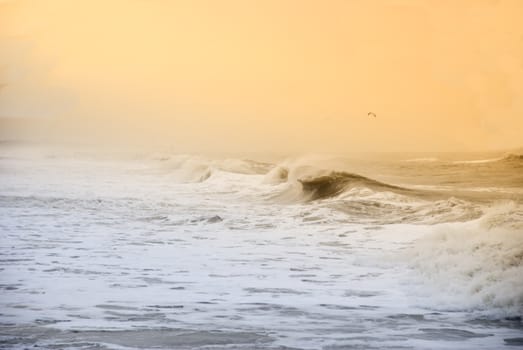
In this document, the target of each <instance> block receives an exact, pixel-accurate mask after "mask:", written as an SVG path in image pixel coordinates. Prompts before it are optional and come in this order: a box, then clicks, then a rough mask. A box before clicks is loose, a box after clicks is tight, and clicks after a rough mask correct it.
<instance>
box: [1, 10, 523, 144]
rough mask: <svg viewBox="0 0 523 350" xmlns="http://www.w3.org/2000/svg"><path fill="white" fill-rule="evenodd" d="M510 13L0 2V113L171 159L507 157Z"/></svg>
mask: <svg viewBox="0 0 523 350" xmlns="http://www.w3.org/2000/svg"><path fill="white" fill-rule="evenodd" d="M522 14H523V1H520V0H514V1H510V0H498V1H495V0H489V1H487V0H485V1H483V0H459V1H454V0H453V1H450V0H449V1H446V0H434V1H432V0H430V1H423V0H409V1H407V0H361V1H359V0H354V1H350V0H344V1H335V0H329V1H284V0H281V1H254V0H253V1H248V0H244V1H240V0H238V1H229V0H223V1H211V0H209V1H200V0H192V1H189V0H188V1H163V0H151V1H145V0H127V1H118V0H106V1H96V0H89V1H68V0H64V1H44V0H42V1H16V0H14V1H0V82H1V83H2V84H4V86H3V88H2V89H1V90H0V117H2V118H5V117H10V118H33V119H30V120H31V124H32V129H33V130H32V134H33V135H36V132H35V131H34V130H35V129H39V135H40V136H39V137H40V138H42V137H43V138H47V139H55V140H61V141H64V142H65V141H67V142H72V141H75V142H76V141H79V140H81V142H84V143H89V142H92V143H102V144H105V143H115V144H129V145H130V144H133V145H138V146H143V147H146V146H162V147H171V148H172V149H174V150H179V151H210V150H212V151H216V150H220V151H278V152H286V151H289V152H296V151H298V152H311V151H313V152H314V151H318V152H323V151H329V152H333V151H334V152H351V151H391V150H392V151H452V150H456V151H462V150H486V149H501V148H511V147H521V146H522V142H521V140H522V137H521V135H523V15H522ZM369 111H373V112H375V113H376V114H377V118H370V117H368V116H367V112H369ZM20 120H21V119H20ZM43 120H44V121H45V122H42V121H43ZM33 121H34V122H33ZM37 125H38V127H36V126H37ZM50 125H52V127H50ZM28 128H30V127H28ZM4 134H5V133H4ZM13 137H15V136H13Z"/></svg>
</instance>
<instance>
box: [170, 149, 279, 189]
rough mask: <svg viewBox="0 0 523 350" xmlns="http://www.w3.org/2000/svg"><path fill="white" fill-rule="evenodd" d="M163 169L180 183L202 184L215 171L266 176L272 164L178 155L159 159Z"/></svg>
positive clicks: (247, 160)
mask: <svg viewBox="0 0 523 350" xmlns="http://www.w3.org/2000/svg"><path fill="white" fill-rule="evenodd" d="M160 160H161V161H162V163H163V167H164V168H165V169H166V170H168V171H169V172H170V173H171V174H172V175H173V176H174V177H175V178H176V180H177V181H179V182H182V183H196V182H203V181H205V180H207V179H209V178H210V177H211V176H212V174H213V173H214V172H216V171H224V172H229V173H236V174H245V175H259V174H266V173H267V172H269V170H270V169H271V168H273V167H274V165H273V164H270V163H264V162H258V161H254V160H249V159H207V158H204V157H199V156H189V155H178V156H172V157H164V158H161V159H160Z"/></svg>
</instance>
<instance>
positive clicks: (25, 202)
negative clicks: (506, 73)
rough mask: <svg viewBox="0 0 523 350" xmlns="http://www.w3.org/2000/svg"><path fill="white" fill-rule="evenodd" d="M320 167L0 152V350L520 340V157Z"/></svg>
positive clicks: (498, 343)
mask: <svg viewBox="0 0 523 350" xmlns="http://www.w3.org/2000/svg"><path fill="white" fill-rule="evenodd" d="M458 161H459V160H458ZM334 163H336V166H332V164H333V161H332V160H329V161H328V162H326V161H323V160H322V161H320V162H318V160H317V159H315V160H314V161H312V160H310V159H301V160H296V159H293V160H286V161H280V162H279V163H277V162H274V163H273V164H270V163H259V162H252V161H243V160H240V159H227V160H224V159H216V158H215V159H207V158H204V157H194V156H174V155H167V156H165V155H162V157H158V156H143V155H142V156H139V157H138V156H136V157H133V158H129V157H127V158H123V157H120V158H118V159H117V158H114V157H113V158H110V157H103V158H100V157H94V156H92V155H86V154H81V155H79V154H60V153H52V154H50V153H45V152H40V153H39V154H38V155H35V154H34V153H28V152H17V151H15V150H13V149H11V148H9V149H3V151H2V158H1V159H0V182H1V183H2V186H1V188H0V232H1V236H0V237H1V241H0V244H1V250H0V254H1V256H0V288H1V289H2V298H1V300H0V305H1V311H0V322H1V326H0V346H2V347H3V348H14V349H17V348H20V349H22V348H28V347H33V346H35V345H36V346H38V347H40V348H48V349H66V348H85V349H90V348H102V349H103V348H107V349H122V348H125V349H127V348H176V349H185V348H191V349H194V348H197V349H215V348H226V349H253V348H260V349H280V348H281V349H284V348H299V349H354V348H356V349H357V348H365V349H372V348H379V349H384V348H390V349H405V348H406V349H410V348H413V349H448V348H452V349H480V348H484V349H492V348H500V347H503V346H510V347H513V346H520V345H522V344H523V340H522V338H523V324H522V321H521V316H522V315H523V278H522V277H521V276H523V263H522V260H523V237H522V235H523V224H522V223H523V209H522V194H523V192H522V188H523V185H522V183H523V181H522V175H521V174H522V172H521V170H522V163H521V160H520V159H519V158H517V159H515V158H512V159H500V160H498V158H495V159H494V160H493V161H489V162H472V163H470V162H469V163H459V162H458V163H456V160H455V159H454V160H448V161H444V160H441V161H440V160H438V161H434V160H433V159H431V160H428V161H423V160H421V161H420V160H416V161H410V160H409V159H405V160H401V159H399V160H394V161H383V160H375V161H369V160H365V161H359V162H357V161H354V160H350V159H342V160H341V161H340V159H339V158H337V159H336V161H335V162H334ZM436 163H437V164H436ZM325 164H329V166H328V167H327V166H325ZM277 167H282V168H285V170H286V174H284V175H286V176H282V174H283V172H281V171H280V172H276V171H275V169H276V168H277ZM474 167H475V168H474ZM332 170H336V171H348V172H356V173H357V174H360V175H363V176H364V177H365V178H366V179H369V181H363V180H361V179H359V180H358V182H357V183H354V182H347V183H343V186H341V189H340V190H339V191H338V190H336V191H335V193H329V195H328V196H323V197H321V198H320V199H317V196H314V195H311V193H310V191H315V189H314V188H312V189H310V191H308V190H307V189H305V188H304V187H303V185H301V184H300V182H299V181H298V180H300V179H301V180H303V179H314V178H315V177H314V176H316V178H319V177H320V176H329V175H328V174H329V171H332ZM478 173H480V174H481V176H475V175H474V174H478ZM326 174H327V175H326ZM401 174H404V176H402V175H401ZM323 180H325V178H323ZM329 181H333V180H331V178H327V182H329ZM344 181H345V180H344ZM375 182H378V183H383V184H386V186H381V187H380V185H376V183H375ZM392 185H393V186H392ZM322 186H324V185H322ZM335 186H336V189H338V187H339V184H338V183H336V184H335ZM395 187H401V191H396V190H395ZM322 188H323V189H324V188H325V187H322ZM404 188H406V189H408V191H407V192H405V191H404V190H403V189H404ZM315 193H317V192H315ZM315 198H316V199H315ZM313 199H315V200H313Z"/></svg>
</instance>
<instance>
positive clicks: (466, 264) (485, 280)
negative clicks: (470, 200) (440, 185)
mask: <svg viewBox="0 0 523 350" xmlns="http://www.w3.org/2000/svg"><path fill="white" fill-rule="evenodd" d="M407 258H408V259H409V261H410V265H411V267H412V268H414V270H415V271H417V274H418V275H421V276H422V277H423V280H424V283H423V286H422V287H421V289H422V290H423V291H425V293H426V292H427V287H429V289H428V290H430V291H431V293H430V297H429V299H431V302H430V303H431V304H434V305H432V306H433V307H434V308H435V309H439V310H479V311H482V312H486V313H487V314H488V315H491V316H500V317H507V316H510V317H521V316H523V277H522V276H523V209H522V207H521V206H518V205H517V204H515V203H513V202H509V203H504V204H498V205H496V206H493V207H490V208H489V209H488V210H487V211H486V213H485V215H483V216H481V217H480V218H479V219H477V220H473V221H469V222H465V223H458V224H457V223H454V224H442V225H440V226H437V227H435V230H434V232H433V233H432V234H430V235H428V236H425V237H423V238H422V239H419V240H418V241H416V242H415V243H414V246H413V247H412V249H410V251H409V252H408V254H407Z"/></svg>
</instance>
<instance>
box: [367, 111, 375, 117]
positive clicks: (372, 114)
mask: <svg viewBox="0 0 523 350" xmlns="http://www.w3.org/2000/svg"><path fill="white" fill-rule="evenodd" d="M367 115H368V116H369V117H374V118H376V113H373V112H369V113H367Z"/></svg>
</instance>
